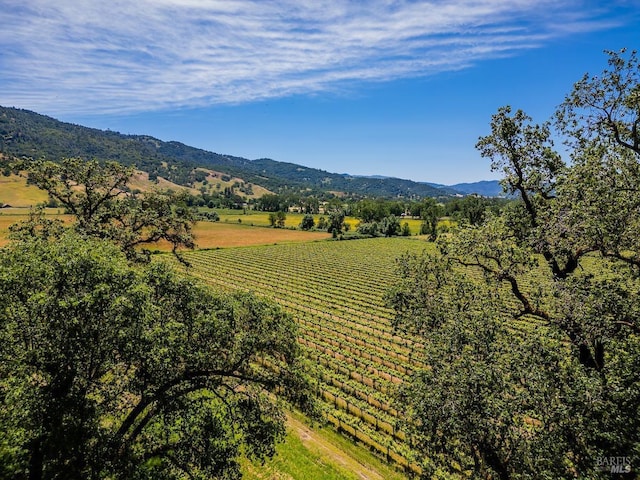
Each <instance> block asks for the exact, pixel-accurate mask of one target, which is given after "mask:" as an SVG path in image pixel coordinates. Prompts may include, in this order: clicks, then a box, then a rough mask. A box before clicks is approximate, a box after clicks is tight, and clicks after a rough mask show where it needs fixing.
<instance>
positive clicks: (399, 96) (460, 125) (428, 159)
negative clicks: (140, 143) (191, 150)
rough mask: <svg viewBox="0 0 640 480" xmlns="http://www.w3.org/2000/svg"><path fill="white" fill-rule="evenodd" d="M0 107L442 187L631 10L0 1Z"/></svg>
mask: <svg viewBox="0 0 640 480" xmlns="http://www.w3.org/2000/svg"><path fill="white" fill-rule="evenodd" d="M0 24H1V25H2V28H0V72H1V73H0V105H3V106H15V107H19V108H25V109H29V110H34V111H37V112H39V113H43V114H47V115H51V116H53V117H55V118H58V119H60V120H64V121H69V122H73V123H78V124H82V125H87V126H91V127H96V128H102V129H107V128H109V129H111V130H115V131H119V132H121V133H131V134H149V135H152V136H155V137H158V138H160V139H162V140H177V141H181V142H184V143H186V144H189V145H192V146H196V147H200V148H204V149H207V150H211V151H215V152H218V153H225V154H231V155H237V156H242V157H246V158H251V159H254V158H261V157H268V158H273V159H275V160H280V161H286V162H293V163H298V164H302V165H306V166H310V167H316V168H322V169H324V170H328V171H331V172H340V173H351V174H359V175H373V174H378V175H388V176H396V177H400V178H410V179H412V180H418V181H432V182H438V183H447V184H451V183H457V182H465V181H476V180H481V179H489V178H496V175H495V174H493V173H491V172H490V171H489V163H488V161H487V160H484V159H482V158H480V156H479V155H478V153H477V152H476V150H475V148H474V145H475V143H476V141H477V139H478V136H480V135H485V134H487V133H488V125H489V121H490V117H491V115H492V114H493V113H495V111H496V110H497V109H498V107H500V106H502V105H507V104H509V105H512V106H513V107H514V108H522V109H523V110H525V111H526V112H527V113H529V114H530V115H531V116H533V117H534V119H535V120H536V121H544V120H546V119H547V118H549V117H550V116H551V115H552V113H553V111H554V109H555V107H556V106H557V105H558V104H559V103H560V102H562V100H563V98H564V95H565V94H567V93H568V92H569V90H570V89H571V86H572V84H573V83H574V82H575V81H577V80H578V79H579V78H580V77H581V76H582V75H583V74H584V73H585V72H589V73H592V74H598V73H599V72H601V71H602V70H603V68H605V67H606V56H605V55H604V54H603V53H602V52H603V50H604V49H612V50H618V49H620V48H623V47H627V48H637V47H638V46H639V45H638V44H639V43H640V42H639V40H640V33H639V32H640V2H639V1H637V0H609V1H597V0H564V1H563V0H425V1H422V0H370V1H362V0H361V1H340V0H226V1H213V0H211V1H205V0H153V1H151V0H136V1H129V0H122V1H120V0H114V1H110V2H104V1H101V0H100V1H98V0H96V1H94V0H56V1H55V2H52V1H50V0H20V1H14V0H0Z"/></svg>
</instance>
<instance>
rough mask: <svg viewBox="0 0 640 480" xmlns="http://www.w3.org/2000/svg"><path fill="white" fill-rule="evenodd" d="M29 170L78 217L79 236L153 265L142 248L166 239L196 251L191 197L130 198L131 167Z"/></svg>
mask: <svg viewBox="0 0 640 480" xmlns="http://www.w3.org/2000/svg"><path fill="white" fill-rule="evenodd" d="M24 166H25V167H26V168H27V171H28V175H29V181H30V182H31V183H32V184H34V185H36V186H38V187H39V188H41V189H43V190H45V191H46V192H47V193H48V194H49V196H50V197H51V198H52V199H54V200H56V201H57V202H59V203H60V204H61V205H62V206H63V207H64V208H65V210H66V211H67V212H68V213H70V214H71V215H73V217H74V219H75V223H74V228H75V229H76V230H77V231H78V232H80V233H82V234H83V235H89V236H92V237H97V238H104V239H108V240H111V241H113V242H115V243H116V244H118V245H119V246H120V247H121V249H122V250H123V251H124V252H125V253H126V255H127V257H129V258H130V259H133V258H137V259H147V260H148V254H147V255H145V253H144V252H143V251H141V250H140V248H139V247H140V246H142V245H146V244H151V243H155V242H158V241H160V240H165V241H167V242H169V243H170V244H171V245H172V246H173V251H174V252H176V251H177V249H178V248H180V247H186V248H193V247H194V246H195V243H194V240H193V236H192V233H191V229H192V225H193V223H194V221H195V215H194V213H193V211H192V210H191V209H189V208H188V207H187V206H186V197H185V196H184V195H181V194H176V193H171V192H168V193H165V194H161V193H158V192H151V193H139V194H135V193H130V192H129V188H128V183H129V181H130V180H131V177H132V175H133V172H134V170H133V168H131V167H124V166H122V165H120V164H118V163H115V162H108V163H105V164H100V163H98V162H96V161H84V160H81V159H77V158H70V159H65V160H63V161H62V162H60V163H53V162H44V161H35V162H29V163H27V164H26V165H24ZM185 195H186V194H185Z"/></svg>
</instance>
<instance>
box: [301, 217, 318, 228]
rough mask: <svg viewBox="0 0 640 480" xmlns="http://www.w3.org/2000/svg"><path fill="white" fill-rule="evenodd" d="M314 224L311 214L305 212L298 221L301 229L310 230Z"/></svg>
mask: <svg viewBox="0 0 640 480" xmlns="http://www.w3.org/2000/svg"><path fill="white" fill-rule="evenodd" d="M315 226H316V223H315V220H314V219H313V215H311V214H306V215H305V216H304V217H302V221H301V222H300V228H301V229H302V230H311V229H312V228H313V227H315Z"/></svg>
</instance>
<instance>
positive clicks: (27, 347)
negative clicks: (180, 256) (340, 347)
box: [0, 229, 310, 479]
mask: <svg viewBox="0 0 640 480" xmlns="http://www.w3.org/2000/svg"><path fill="white" fill-rule="evenodd" d="M300 372H301V368H300V364H299V350H298V345H297V342H296V324H295V322H294V321H293V320H292V318H291V317H289V316H288V315H286V314H285V313H283V312H282V311H281V310H280V309H279V308H278V307H277V306H275V305H273V304H270V303H266V302H264V301H262V300H258V299H257V298H255V297H253V296H251V295H248V294H234V295H228V296H219V295H216V294H213V293H212V292H211V291H210V290H208V289H207V288H206V287H204V286H201V285H199V284H197V283H195V282H194V281H193V280H191V279H188V278H186V277H182V276H180V275H178V274H177V273H175V272H174V271H173V270H172V269H171V268H170V267H168V266H167V265H166V264H164V263H160V262H154V263H153V264H150V265H144V266H132V265H131V264H129V263H128V262H127V259H126V257H125V255H124V254H123V253H121V251H120V250H119V249H118V247H117V246H115V245H113V244H112V243H110V242H105V241H103V240H97V239H91V238H87V237H86V236H84V237H81V236H80V235H79V234H78V233H76V232H74V231H73V230H69V229H67V230H59V231H57V236H54V237H52V238H46V235H39V236H37V237H31V238H28V239H22V240H17V241H14V242H13V243H12V244H11V245H10V246H9V247H7V248H5V249H3V251H2V255H0V405H1V407H0V461H1V462H0V463H1V465H0V476H2V477H3V478H6V477H10V478H17V479H20V478H29V479H53V478H239V477H240V473H239V469H238V463H237V458H238V456H239V455H240V454H241V452H246V454H248V455H249V456H253V457H256V458H264V457H265V456H269V455H272V454H273V452H274V450H273V447H274V442H275V441H277V440H278V439H280V438H282V435H283V433H284V424H283V419H284V418H283V413H282V409H281V405H280V401H277V400H276V399H275V397H273V396H272V395H271V393H270V392H274V391H277V392H278V395H279V398H289V399H290V400H291V401H294V402H295V403H297V404H300V405H302V406H305V405H306V406H308V405H310V402H309V398H310V397H308V396H307V393H308V390H307V388H306V380H305V379H304V377H303V376H302V374H301V373H300Z"/></svg>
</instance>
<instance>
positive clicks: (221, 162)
mask: <svg viewBox="0 0 640 480" xmlns="http://www.w3.org/2000/svg"><path fill="white" fill-rule="evenodd" d="M0 153H4V154H5V155H7V156H13V157H27V158H47V159H50V160H54V161H58V160H60V159H62V158H65V157H80V158H87V159H90V158H95V159H100V160H115V161H117V162H120V163H123V164H125V165H135V166H136V167H137V168H138V169H140V170H142V171H144V172H147V173H148V174H149V176H150V178H151V179H152V180H153V179H155V178H157V177H162V178H165V179H167V180H169V181H170V182H173V183H176V184H178V185H183V186H189V187H196V188H197V185H196V183H197V181H198V179H197V175H196V168H198V167H203V168H206V169H209V170H212V171H215V172H219V173H222V174H224V175H226V176H228V177H235V178H237V179H242V181H243V182H245V183H247V184H251V185H253V186H259V187H262V189H264V190H268V191H271V192H277V193H284V192H306V193H310V194H321V193H327V192H343V193H345V194H352V195H360V196H380V197H397V196H408V197H426V196H430V197H443V196H448V195H450V192H449V191H443V190H441V189H438V188H435V187H433V186H431V185H428V184H425V183H419V182H414V181H411V180H403V179H397V178H379V177H358V176H351V175H347V174H338V173H330V172H326V171H324V170H319V169H316V168H309V167H304V166H301V165H297V164H293V163H287V162H278V161H275V160H271V159H266V158H262V159H257V160H249V159H246V158H242V157H235V156H232V155H221V154H218V153H214V152H209V151H206V150H202V149H199V148H194V147H190V146H188V145H185V144H183V143H180V142H174V141H170V142H165V141H162V140H159V139H157V138H153V137H150V136H147V135H123V134H121V133H118V132H114V131H109V130H107V131H103V130H98V129H94V128H88V127H83V126H80V125H74V124H71V123H65V122H60V121H58V120H56V119H54V118H51V117H48V116H45V115H40V114H38V113H35V112H31V111H28V110H21V109H16V108H7V107H0ZM264 190H261V191H264Z"/></svg>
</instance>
